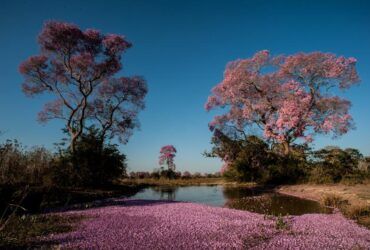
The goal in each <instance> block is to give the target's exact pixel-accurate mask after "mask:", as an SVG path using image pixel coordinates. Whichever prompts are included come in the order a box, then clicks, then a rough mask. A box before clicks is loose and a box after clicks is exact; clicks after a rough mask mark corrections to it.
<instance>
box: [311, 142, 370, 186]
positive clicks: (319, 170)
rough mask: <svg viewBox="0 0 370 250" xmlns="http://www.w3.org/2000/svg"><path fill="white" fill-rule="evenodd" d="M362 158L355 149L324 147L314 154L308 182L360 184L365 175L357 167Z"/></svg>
mask: <svg viewBox="0 0 370 250" xmlns="http://www.w3.org/2000/svg"><path fill="white" fill-rule="evenodd" d="M362 160H363V156H362V155H361V153H360V152H359V151H358V150H357V149H352V148H347V149H345V150H342V149H340V148H338V147H326V148H324V149H321V150H318V151H316V152H314V162H313V168H312V170H311V171H310V174H309V180H310V181H311V182H314V183H318V184H320V183H337V182H343V183H346V184H356V183H362V182H363V181H364V180H365V179H366V177H367V175H366V172H364V171H361V170H360V169H359V168H358V166H359V163H360V162H361V161H362Z"/></svg>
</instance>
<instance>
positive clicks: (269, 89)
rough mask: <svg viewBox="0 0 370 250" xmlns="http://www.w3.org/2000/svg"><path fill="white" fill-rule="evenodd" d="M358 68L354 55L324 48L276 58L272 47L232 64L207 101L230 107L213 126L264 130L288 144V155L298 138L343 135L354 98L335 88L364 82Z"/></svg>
mask: <svg viewBox="0 0 370 250" xmlns="http://www.w3.org/2000/svg"><path fill="white" fill-rule="evenodd" d="M355 66H356V59H355V58H352V57H350V58H344V57H342V56H341V57H337V56H336V55H334V54H330V53H322V52H313V53H297V54H294V55H291V56H277V57H271V56H270V53H269V51H267V50H263V51H260V52H258V53H256V54H255V55H254V56H253V57H252V58H248V59H242V60H236V61H233V62H230V63H229V64H228V65H227V67H226V70H225V73H224V79H223V80H222V82H221V83H219V84H218V85H217V86H215V87H214V88H213V89H212V95H211V96H210V97H209V98H208V101H207V103H206V105H205V108H206V109H207V110H211V109H215V108H217V107H228V108H229V109H228V111H227V112H226V113H225V114H223V115H219V116H216V117H215V118H214V120H213V121H212V122H211V123H210V128H211V130H213V129H215V128H218V129H220V130H224V129H225V128H226V129H230V128H232V129H233V130H234V131H235V133H238V134H239V135H240V136H241V137H245V129H246V128H247V127H248V126H252V127H253V128H259V129H261V130H262V132H263V135H264V137H265V138H266V139H267V140H269V141H271V142H273V143H280V144H282V145H283V147H284V150H283V153H284V154H285V155H287V154H288V153H289V152H290V149H291V144H292V143H293V142H294V141H295V140H296V139H299V138H301V139H303V140H305V141H306V142H311V141H312V139H313V136H314V135H315V134H318V133H325V134H326V133H330V132H332V134H333V135H334V136H337V135H341V134H344V133H346V132H347V131H348V130H349V129H350V128H351V127H352V124H353V123H352V117H351V115H350V114H349V107H350V102H349V101H348V100H346V99H342V98H340V97H339V96H336V95H335V94H334V93H335V92H334V91H332V90H333V89H334V88H339V89H341V90H344V89H347V88H349V87H351V86H352V85H353V84H355V83H357V82H358V81H359V77H358V75H357V71H356V67H355Z"/></svg>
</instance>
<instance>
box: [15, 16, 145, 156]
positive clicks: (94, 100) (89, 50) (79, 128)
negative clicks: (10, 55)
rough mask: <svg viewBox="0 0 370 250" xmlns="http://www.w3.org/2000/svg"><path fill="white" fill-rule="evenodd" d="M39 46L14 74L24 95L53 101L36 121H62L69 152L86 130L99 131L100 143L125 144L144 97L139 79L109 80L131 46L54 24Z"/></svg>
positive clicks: (117, 39) (48, 25)
mask: <svg viewBox="0 0 370 250" xmlns="http://www.w3.org/2000/svg"><path fill="white" fill-rule="evenodd" d="M38 42H39V45H40V49H41V52H40V54H39V55H36V56H31V57H30V58H28V59H27V60H26V61H24V62H22V63H21V65H20V67H19V71H20V73H21V74H22V75H23V76H24V79H25V81H24V83H23V92H24V93H25V94H26V95H28V96H34V95H37V94H42V93H49V94H51V95H54V96H55V97H56V98H55V99H54V100H53V101H51V102H49V103H47V104H45V107H44V109H43V110H42V111H41V112H40V113H39V121H40V122H47V121H49V120H50V119H62V120H64V121H65V125H66V129H67V131H68V133H69V135H70V138H71V142H70V147H71V150H72V151H74V149H75V144H76V141H77V139H78V138H79V137H80V136H81V135H82V134H83V131H84V129H85V127H86V126H87V125H93V124H94V125H100V126H101V133H102V134H101V137H105V136H109V137H113V136H118V138H119V139H120V140H121V141H123V142H125V141H127V137H128V136H129V135H130V133H131V131H132V129H133V128H134V127H135V126H136V122H135V121H136V119H135V118H136V114H137V112H138V111H139V110H140V109H142V108H143V107H144V104H143V99H144V97H145V95H146V93H147V88H146V84H145V81H144V80H143V79H142V78H140V77H136V76H135V77H121V78H118V79H116V78H113V76H114V75H115V74H116V73H117V72H118V71H120V70H121V68H122V64H121V56H122V54H123V52H125V51H126V50H127V49H128V48H130V47H131V44H130V43H129V42H128V41H127V40H126V39H125V38H124V37H123V36H120V35H115V34H108V35H105V34H102V33H101V32H100V31H98V30H94V29H87V30H85V31H82V30H81V29H80V28H79V27H77V26H76V25H73V24H69V23H63V22H55V21H50V22H47V23H46V24H45V25H44V28H43V30H42V31H41V33H40V35H39V39H38Z"/></svg>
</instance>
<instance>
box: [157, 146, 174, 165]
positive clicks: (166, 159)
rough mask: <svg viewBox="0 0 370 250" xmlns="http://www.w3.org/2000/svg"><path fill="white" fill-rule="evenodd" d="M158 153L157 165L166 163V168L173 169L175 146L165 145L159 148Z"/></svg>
mask: <svg viewBox="0 0 370 250" xmlns="http://www.w3.org/2000/svg"><path fill="white" fill-rule="evenodd" d="M159 153H160V155H159V165H167V167H168V170H171V171H175V169H176V165H175V163H174V158H175V156H176V153H177V151H176V148H175V147H174V146H173V145H166V146H163V147H162V148H161V150H160V152H159Z"/></svg>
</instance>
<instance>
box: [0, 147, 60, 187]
mask: <svg viewBox="0 0 370 250" xmlns="http://www.w3.org/2000/svg"><path fill="white" fill-rule="evenodd" d="M53 158H54V155H53V154H52V153H51V152H50V151H48V150H46V149H45V148H43V147H32V148H31V149H26V148H25V147H24V146H22V144H21V143H19V142H18V141H17V140H13V141H11V140H7V141H6V142H5V143H3V144H1V145H0V184H2V185H19V184H30V185H51V179H50V175H49V171H50V164H51V162H52V160H53Z"/></svg>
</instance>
